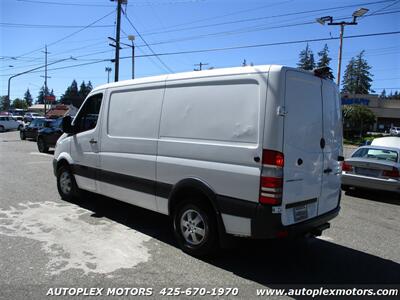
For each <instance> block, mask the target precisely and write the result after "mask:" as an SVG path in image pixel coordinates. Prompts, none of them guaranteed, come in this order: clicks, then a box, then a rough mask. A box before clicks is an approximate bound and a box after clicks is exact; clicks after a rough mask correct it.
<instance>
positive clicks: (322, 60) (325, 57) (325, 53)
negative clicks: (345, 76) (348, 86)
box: [317, 44, 335, 79]
mask: <svg viewBox="0 0 400 300" xmlns="http://www.w3.org/2000/svg"><path fill="white" fill-rule="evenodd" d="M318 56H319V60H318V63H317V68H324V67H326V68H328V72H327V77H328V78H329V79H334V78H335V76H333V73H332V69H331V67H329V63H330V61H331V60H332V58H330V57H329V48H328V45H327V44H325V46H324V48H323V49H322V50H321V51H320V52H318Z"/></svg>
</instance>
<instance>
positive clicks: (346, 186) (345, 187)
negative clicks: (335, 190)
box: [342, 184, 350, 192]
mask: <svg viewBox="0 0 400 300" xmlns="http://www.w3.org/2000/svg"><path fill="white" fill-rule="evenodd" d="M342 190H343V191H345V192H348V191H350V186H348V185H345V184H342Z"/></svg>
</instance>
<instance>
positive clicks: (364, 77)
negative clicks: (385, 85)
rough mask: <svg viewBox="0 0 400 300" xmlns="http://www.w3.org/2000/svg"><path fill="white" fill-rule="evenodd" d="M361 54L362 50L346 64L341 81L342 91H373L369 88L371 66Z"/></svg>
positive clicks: (361, 92) (362, 53)
mask: <svg viewBox="0 0 400 300" xmlns="http://www.w3.org/2000/svg"><path fill="white" fill-rule="evenodd" d="M363 56H364V50H363V51H361V52H360V54H359V55H357V56H356V57H355V58H354V57H353V58H352V59H351V60H350V62H349V64H348V65H347V67H346V70H345V72H344V77H343V81H342V84H343V88H342V92H344V91H347V92H349V93H352V94H369V92H370V91H371V92H374V91H373V90H371V82H372V78H371V76H372V74H371V73H370V72H369V70H370V69H371V67H370V66H369V65H368V62H367V61H366V60H365V59H364V57H363Z"/></svg>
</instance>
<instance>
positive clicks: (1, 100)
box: [0, 96, 10, 111]
mask: <svg viewBox="0 0 400 300" xmlns="http://www.w3.org/2000/svg"><path fill="white" fill-rule="evenodd" d="M9 107H10V102H9V101H8V97H7V96H1V97H0V111H3V110H4V111H7V110H8V108H9Z"/></svg>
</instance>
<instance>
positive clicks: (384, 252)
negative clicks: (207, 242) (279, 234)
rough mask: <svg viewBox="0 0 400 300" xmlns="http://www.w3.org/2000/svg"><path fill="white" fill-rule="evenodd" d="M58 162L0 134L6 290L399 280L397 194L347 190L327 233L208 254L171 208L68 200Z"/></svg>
mask: <svg viewBox="0 0 400 300" xmlns="http://www.w3.org/2000/svg"><path fill="white" fill-rule="evenodd" d="M51 161H52V155H51V154H41V153H39V152H38V151H37V146H36V143H35V142H32V141H21V140H20V139H19V135H18V132H15V131H14V132H6V133H0V166H1V167H0V178H1V180H0V195H1V201H0V270H1V272H0V287H1V291H0V298H3V299H28V298H29V299H43V298H45V297H46V293H47V292H48V290H49V288H51V287H78V286H79V287H152V288H153V289H154V290H155V291H158V290H161V289H162V288H163V287H206V288H212V287H237V288H239V296H242V297H246V298H253V297H252V296H254V298H255V297H256V295H255V291H256V289H257V288H263V287H274V286H275V285H280V284H286V285H289V286H290V285H293V286H304V285H308V284H313V285H334V284H342V285H343V284H344V285H348V286H350V287H351V286H355V285H357V286H359V285H361V286H368V285H371V284H379V285H380V284H382V285H385V284H392V285H393V284H397V285H399V284H400V251H399V249H400V248H399V245H400V234H399V233H400V218H399V216H400V197H399V196H398V195H395V194H388V193H382V192H365V191H364V192H360V191H358V192H352V193H350V194H343V195H342V205H341V206H342V210H341V213H340V216H339V217H337V218H336V219H335V220H333V221H332V223H331V228H330V229H328V230H327V231H325V232H324V235H323V236H322V237H320V238H312V239H309V240H308V241H307V242H298V243H286V242H265V241H249V240H241V241H240V242H238V243H237V244H236V245H235V246H234V247H232V248H231V249H228V250H225V251H224V252H222V253H221V254H220V255H218V256H216V257H214V258H212V259H204V260H201V259H197V258H193V257H190V256H188V255H186V254H184V253H183V252H181V251H180V249H178V247H177V244H176V243H175V241H174V237H173V234H172V231H171V229H170V228H171V224H170V221H169V219H168V218H167V217H165V216H162V215H159V214H156V213H153V212H150V211H147V210H144V209H140V208H136V207H133V206H129V205H127V204H124V203H121V202H118V201H112V200H111V199H108V198H104V197H102V196H99V195H93V194H86V195H85V198H84V199H82V200H81V201H79V202H77V203H70V202H65V201H63V200H61V199H60V197H59V195H58V193H57V189H56V180H55V177H54V175H53V171H52V164H51ZM244 295H246V296H244ZM153 297H154V298H157V295H156V294H153ZM114 298H116V297H114ZM227 298H229V297H227Z"/></svg>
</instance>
